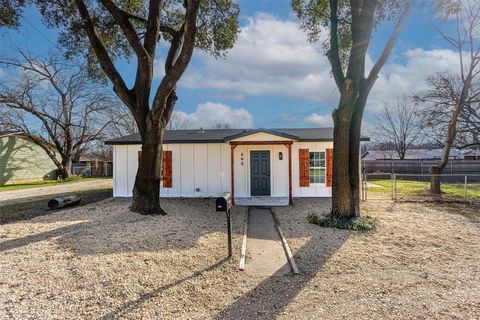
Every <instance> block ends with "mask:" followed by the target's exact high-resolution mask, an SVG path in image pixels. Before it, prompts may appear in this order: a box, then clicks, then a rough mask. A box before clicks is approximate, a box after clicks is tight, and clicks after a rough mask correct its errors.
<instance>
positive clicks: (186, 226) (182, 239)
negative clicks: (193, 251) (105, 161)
mask: <svg viewBox="0 0 480 320" xmlns="http://www.w3.org/2000/svg"><path fill="white" fill-rule="evenodd" d="M162 201H163V206H164V208H165V209H166V211H167V212H168V213H169V214H168V215H167V216H158V215H154V216H145V215H140V214H138V213H134V212H131V211H129V210H128V205H129V203H130V200H129V199H109V200H106V201H103V202H101V203H100V204H98V205H97V204H91V205H87V206H84V207H83V208H74V209H70V210H65V211H63V212H59V213H55V214H50V215H46V216H42V217H37V218H35V219H33V220H30V221H28V222H25V223H28V224H29V227H31V229H30V230H29V231H30V233H32V234H30V235H27V236H23V237H20V238H15V239H11V240H6V241H3V242H0V252H3V251H7V250H12V249H15V248H20V247H23V246H27V245H29V244H32V243H36V242H40V241H46V240H50V239H53V238H55V242H57V243H58V244H60V245H61V246H63V247H65V248H66V249H68V250H71V251H72V252H74V253H75V254H76V255H80V256H81V255H96V254H112V253H123V252H137V251H159V250H170V249H172V250H187V249H189V248H191V247H193V246H195V245H196V244H197V242H198V239H199V238H201V237H202V236H204V235H206V234H209V233H215V232H221V233H224V232H225V230H226V227H225V224H226V219H225V217H224V214H218V213H216V212H215V201H214V200H212V199H189V200H181V199H169V200H166V199H163V200H162ZM243 210H244V209H242V208H234V210H233V219H234V224H233V226H234V228H233V231H234V233H240V231H241V228H243V219H244V215H243V212H244V211H243ZM62 222H65V223H67V225H63V226H60V227H58V226H57V225H58V223H62ZM50 225H55V227H54V229H52V228H51V227H50ZM14 228H15V227H13V229H14ZM45 229H47V230H45ZM42 230H45V231H42ZM39 231H40V232H39ZM22 232H24V231H22Z"/></svg>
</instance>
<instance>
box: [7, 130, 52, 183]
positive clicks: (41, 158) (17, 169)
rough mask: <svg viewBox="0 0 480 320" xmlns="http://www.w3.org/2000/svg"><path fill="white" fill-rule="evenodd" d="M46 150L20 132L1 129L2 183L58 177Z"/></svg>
mask: <svg viewBox="0 0 480 320" xmlns="http://www.w3.org/2000/svg"><path fill="white" fill-rule="evenodd" d="M56 177H57V167H56V166H55V164H54V163H53V161H52V160H51V159H50V157H49V156H48V155H47V153H46V152H45V150H43V149H42V148H41V147H39V146H38V145H36V144H35V143H33V141H32V140H30V139H29V138H27V137H25V136H24V135H22V134H21V133H19V132H5V131H3V132H2V131H0V185H5V184H15V183H27V182H34V181H41V180H44V179H56Z"/></svg>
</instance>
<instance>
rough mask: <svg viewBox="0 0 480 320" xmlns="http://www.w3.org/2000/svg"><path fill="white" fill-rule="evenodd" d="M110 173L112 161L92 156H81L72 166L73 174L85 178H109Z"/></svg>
mask: <svg viewBox="0 0 480 320" xmlns="http://www.w3.org/2000/svg"><path fill="white" fill-rule="evenodd" d="M112 171H113V161H112V159H107V158H105V157H99V156H94V155H82V156H80V158H79V159H78V161H76V162H75V163H74V164H73V173H74V174H76V175H82V176H85V177H110V176H112Z"/></svg>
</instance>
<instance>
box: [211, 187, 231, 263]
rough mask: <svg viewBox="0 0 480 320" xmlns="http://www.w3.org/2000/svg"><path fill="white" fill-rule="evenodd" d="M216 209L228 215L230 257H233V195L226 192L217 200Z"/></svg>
mask: <svg viewBox="0 0 480 320" xmlns="http://www.w3.org/2000/svg"><path fill="white" fill-rule="evenodd" d="M215 207H216V210H217V212H225V213H226V215H227V235H228V256H229V257H231V256H232V219H231V209H232V195H231V194H230V192H225V193H224V194H223V196H221V197H218V198H217V200H215Z"/></svg>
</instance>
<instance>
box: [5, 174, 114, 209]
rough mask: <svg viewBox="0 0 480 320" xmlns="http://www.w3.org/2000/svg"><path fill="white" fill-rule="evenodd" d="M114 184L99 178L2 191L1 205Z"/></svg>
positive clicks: (110, 180) (109, 180)
mask: <svg viewBox="0 0 480 320" xmlns="http://www.w3.org/2000/svg"><path fill="white" fill-rule="evenodd" d="M111 186H112V179H97V180H89V181H79V182H72V183H65V184H63V183H60V184H55V185H53V186H44V187H38V188H31V189H20V190H12V191H2V192H0V206H2V205H6V204H12V203H17V202H25V201H28V200H29V199H34V198H38V197H41V196H48V195H51V194H58V193H68V192H75V191H83V190H93V189H102V188H108V187H111Z"/></svg>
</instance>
